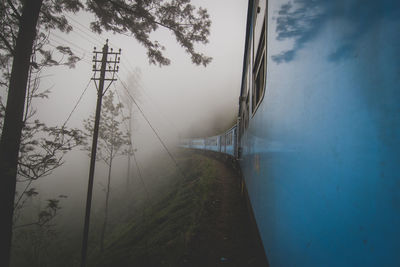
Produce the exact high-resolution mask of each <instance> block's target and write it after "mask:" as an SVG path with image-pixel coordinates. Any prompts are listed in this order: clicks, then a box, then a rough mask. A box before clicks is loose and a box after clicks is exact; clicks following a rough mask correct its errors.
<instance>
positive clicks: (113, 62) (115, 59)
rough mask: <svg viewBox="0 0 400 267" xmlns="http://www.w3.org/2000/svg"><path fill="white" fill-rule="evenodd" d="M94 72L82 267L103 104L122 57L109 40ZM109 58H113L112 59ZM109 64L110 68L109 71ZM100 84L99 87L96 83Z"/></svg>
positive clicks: (94, 60) (85, 252)
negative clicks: (93, 116)
mask: <svg viewBox="0 0 400 267" xmlns="http://www.w3.org/2000/svg"><path fill="white" fill-rule="evenodd" d="M93 54H94V56H93V60H92V61H93V63H94V64H93V71H94V75H93V78H92V80H94V83H95V85H96V88H97V105H96V115H95V121H94V128H93V141H92V151H91V153H90V168H89V181H88V191H87V198H86V212H85V225H84V228H83V240H82V255H81V267H85V266H86V260H87V245H88V239H89V224H90V209H91V205H92V193H93V180H94V170H95V164H96V152H97V140H98V136H99V125H100V114H101V102H102V99H103V96H104V94H105V93H106V92H107V90H108V88H109V87H110V85H111V83H112V82H113V81H116V80H117V79H115V78H114V77H115V73H116V72H118V69H119V67H118V66H117V63H119V61H120V57H119V55H121V49H119V51H118V52H113V49H112V48H111V50H110V51H108V39H107V41H106V44H105V45H104V46H103V50H102V51H96V47H95V48H94V51H93ZM100 54H101V55H102V58H101V60H98V58H97V56H98V55H100ZM108 56H111V57H110V59H109V57H108ZM98 63H101V67H100V70H99V69H98ZM107 64H108V65H109V68H108V69H107ZM99 71H100V76H99V77H97V73H98V72H99ZM106 73H111V75H112V77H111V78H107V77H106ZM97 81H98V82H99V85H98V86H97V83H96V82H97ZM105 82H109V84H108V85H107V88H106V89H105V90H104V84H105Z"/></svg>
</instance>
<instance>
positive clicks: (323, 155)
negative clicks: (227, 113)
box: [184, 0, 400, 266]
mask: <svg viewBox="0 0 400 267" xmlns="http://www.w3.org/2000/svg"><path fill="white" fill-rule="evenodd" d="M229 140H231V141H229ZM187 143H188V144H186V145H184V146H185V147H193V148H198V149H208V150H214V151H218V152H221V153H227V154H231V155H235V156H236V157H238V159H239V162H240V166H241V169H242V173H243V177H244V180H245V184H246V188H247V193H248V196H249V201H250V204H251V207H252V210H253V213H254V217H255V220H256V223H257V227H258V230H259V233H260V236H261V239H262V242H263V245H264V249H265V252H266V255H267V257H268V260H269V263H270V265H271V266H400V253H399V252H400V154H399V151H400V1H395V0H381V1H375V0H335V1H326V0H324V1H323V0H291V1H283V0H269V1H267V0H250V1H249V9H248V18H247V32H246V43H245V52H244V61H243V76H242V85H241V94H240V99H239V114H238V124H237V126H234V127H233V128H232V129H230V130H229V131H227V132H226V133H223V134H221V135H219V136H214V137H209V138H200V139H194V140H189V141H188V140H187Z"/></svg>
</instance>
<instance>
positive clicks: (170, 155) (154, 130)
mask: <svg viewBox="0 0 400 267" xmlns="http://www.w3.org/2000/svg"><path fill="white" fill-rule="evenodd" d="M117 77H118V74H117ZM118 78H119V77H118ZM119 80H120V82H121V84H122V86H123V87H124V89H125V91H126V92H127V94H128V96H129V98H130V99H132V101H133V103H134V104H135V105H136V107H137V108H138V110H139V111H140V113H141V114H142V116H143V118H144V119H145V121H146V122H147V124H148V125H149V126H150V128H151V130H152V131H153V132H154V134H155V135H156V137H157V139H158V140H159V141H160V143H161V145H162V146H163V147H164V149H165V151H166V152H167V153H168V155H169V157H170V158H171V159H172V161H173V162H174V164H175V166H176V168H177V169H178V170H179V172H180V173H181V175H182V176H183V177H185V175H184V173H183V171H182V170H181V168H180V167H179V165H178V162H177V161H176V159H175V157H174V156H173V155H172V153H171V152H170V151H169V149H168V147H167V146H166V144H165V143H164V141H163V140H162V139H161V137H160V135H159V134H158V132H157V130H156V129H155V128H154V127H153V125H152V124H151V123H150V121H149V119H148V118H147V116H146V115H145V114H144V112H143V110H142V109H141V108H140V106H139V105H138V103H137V102H136V101H135V99H134V98H133V97H132V95H131V94H130V92H129V90H128V88H127V86H126V85H125V84H124V82H123V81H122V80H121V79H120V78H119Z"/></svg>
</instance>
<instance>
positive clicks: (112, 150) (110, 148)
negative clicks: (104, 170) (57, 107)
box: [84, 91, 131, 165]
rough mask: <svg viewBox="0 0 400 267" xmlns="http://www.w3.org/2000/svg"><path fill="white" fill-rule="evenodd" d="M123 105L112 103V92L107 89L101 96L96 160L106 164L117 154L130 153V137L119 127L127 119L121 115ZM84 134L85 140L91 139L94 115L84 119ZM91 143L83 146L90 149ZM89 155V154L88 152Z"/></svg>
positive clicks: (127, 118)
mask: <svg viewBox="0 0 400 267" xmlns="http://www.w3.org/2000/svg"><path fill="white" fill-rule="evenodd" d="M123 107H124V106H123V105H122V104H121V103H118V104H114V93H113V92H112V91H109V93H108V94H106V95H105V96H104V98H103V104H102V110H101V115H100V118H101V119H100V126H99V141H98V145H97V154H96V157H97V160H102V161H104V163H106V164H107V165H110V161H111V160H112V159H114V158H115V157H117V156H120V155H126V154H129V153H131V149H130V147H131V139H130V136H129V134H128V132H125V131H123V130H122V129H121V126H122V125H121V124H122V123H124V121H126V120H129V119H130V118H129V117H124V116H123V115H122V109H123ZM84 128H85V132H84V135H85V137H86V140H91V137H92V135H93V128H94V116H90V118H89V119H85V120H84ZM91 145H92V144H91V143H87V141H86V142H85V143H84V148H85V150H87V151H91ZM89 157H90V154H89Z"/></svg>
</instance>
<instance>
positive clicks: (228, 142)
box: [226, 132, 232, 146]
mask: <svg viewBox="0 0 400 267" xmlns="http://www.w3.org/2000/svg"><path fill="white" fill-rule="evenodd" d="M226 145H227V146H230V145H232V132H230V133H228V134H227V135H226Z"/></svg>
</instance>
